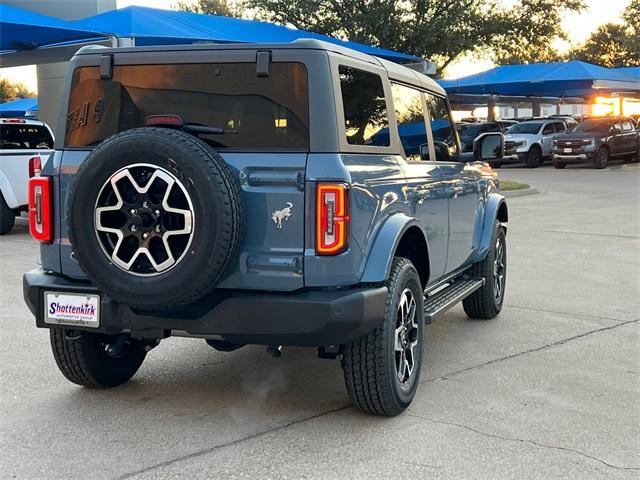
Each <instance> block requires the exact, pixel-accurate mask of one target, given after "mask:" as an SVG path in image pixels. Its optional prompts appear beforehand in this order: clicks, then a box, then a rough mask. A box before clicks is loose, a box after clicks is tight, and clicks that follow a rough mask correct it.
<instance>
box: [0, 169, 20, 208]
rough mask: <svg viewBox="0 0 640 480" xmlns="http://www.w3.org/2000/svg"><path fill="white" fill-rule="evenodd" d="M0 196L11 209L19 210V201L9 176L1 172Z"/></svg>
mask: <svg viewBox="0 0 640 480" xmlns="http://www.w3.org/2000/svg"><path fill="white" fill-rule="evenodd" d="M0 195H2V196H3V197H4V201H5V202H7V205H8V206H9V208H17V207H19V206H20V205H17V203H18V200H17V199H16V194H15V192H14V191H13V188H11V182H9V179H8V178H7V176H6V175H5V174H4V173H3V172H2V170H0Z"/></svg>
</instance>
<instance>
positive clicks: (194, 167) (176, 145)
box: [67, 128, 244, 309]
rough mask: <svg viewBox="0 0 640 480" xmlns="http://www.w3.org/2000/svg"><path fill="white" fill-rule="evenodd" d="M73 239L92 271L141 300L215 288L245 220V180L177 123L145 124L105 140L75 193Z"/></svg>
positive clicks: (165, 303)
mask: <svg viewBox="0 0 640 480" xmlns="http://www.w3.org/2000/svg"><path fill="white" fill-rule="evenodd" d="M67 223H68V225H69V239H70V241H71V244H72V246H73V249H74V252H75V257H76V258H77V259H78V261H79V262H80V265H81V266H82V268H83V270H84V271H85V273H86V274H87V276H88V277H89V279H90V280H91V281H92V282H93V283H94V284H95V285H96V286H97V287H98V288H99V289H100V290H101V291H102V292H104V293H105V294H106V295H108V296H109V297H111V298H112V299H113V300H115V301H116V302H119V303H123V304H126V305H130V306H132V307H137V308H141V309H164V308H168V307H172V306H175V305H181V304H188V303H191V302H194V301H195V300H197V299H199V298H201V297H203V296H204V295H206V294H207V293H209V292H211V290H213V289H214V288H215V287H216V285H217V284H218V283H219V282H220V280H221V279H222V278H223V276H224V275H225V273H226V272H227V270H228V268H229V267H230V265H231V263H232V259H233V258H234V257H235V253H236V251H237V249H238V245H239V243H240V240H241V235H242V231H243V226H244V210H243V203H242V197H241V194H240V188H239V186H238V184H237V182H236V181H235V179H234V177H233V176H232V175H231V172H230V171H229V168H228V166H227V164H226V163H225V161H224V159H223V158H222V157H221V156H220V155H219V154H218V153H217V152H215V150H213V149H212V148H210V147H209V146H208V145H207V144H206V143H204V142H202V141H201V140H199V139H197V138H195V137H193V136H191V135H189V134H186V133H184V132H181V131H177V130H170V129H165V128H137V129H133V130H127V131H124V132H121V133H119V134H117V135H114V136H112V137H110V138H108V139H107V140H105V141H104V142H102V143H101V144H100V145H98V146H97V147H96V148H95V149H94V150H93V151H92V152H91V153H90V154H89V155H88V156H87V158H86V159H85V161H84V162H83V164H82V165H81V167H80V168H79V169H78V173H77V175H76V178H75V180H74V182H73V184H72V186H71V189H70V192H69V196H68V201H67Z"/></svg>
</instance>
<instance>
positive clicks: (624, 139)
mask: <svg viewBox="0 0 640 480" xmlns="http://www.w3.org/2000/svg"><path fill="white" fill-rule="evenodd" d="M639 143H640V132H638V131H637V130H636V129H635V128H634V125H633V119H632V118H631V117H601V118H598V117H596V118H590V119H587V120H584V121H583V122H582V123H580V125H578V126H577V127H576V128H575V129H574V130H573V131H572V132H569V133H567V134H565V135H559V136H558V137H557V138H556V140H555V141H554V142H553V166H554V167H555V168H564V167H565V166H566V165H567V164H568V163H575V162H591V163H592V165H593V168H606V166H607V164H608V163H609V160H610V159H612V158H620V157H628V158H630V159H631V160H632V161H638V155H639V154H640V152H639V150H640V147H639Z"/></svg>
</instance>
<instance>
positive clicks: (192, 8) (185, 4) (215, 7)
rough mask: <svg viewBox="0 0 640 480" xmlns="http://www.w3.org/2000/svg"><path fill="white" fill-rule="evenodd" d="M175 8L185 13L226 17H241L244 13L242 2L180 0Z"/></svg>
mask: <svg viewBox="0 0 640 480" xmlns="http://www.w3.org/2000/svg"><path fill="white" fill-rule="evenodd" d="M175 8H177V9H178V10H183V11H185V12H191V13H206V14H208V15H221V16H224V17H241V16H242V13H243V12H244V4H243V3H242V2H229V1H228V0H198V1H197V2H196V3H192V2H189V1H186V0H179V1H178V3H177V4H176V5H175Z"/></svg>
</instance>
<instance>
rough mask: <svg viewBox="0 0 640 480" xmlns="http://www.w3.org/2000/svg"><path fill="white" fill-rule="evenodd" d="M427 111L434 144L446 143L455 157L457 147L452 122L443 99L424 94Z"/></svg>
mask: <svg viewBox="0 0 640 480" xmlns="http://www.w3.org/2000/svg"><path fill="white" fill-rule="evenodd" d="M425 98H426V100H427V109H428V111H429V116H430V117H431V131H432V132H433V140H434V142H443V143H446V144H447V146H448V147H449V151H450V152H451V155H457V153H458V146H457V142H456V137H455V133H454V132H455V130H454V128H453V121H452V119H451V115H450V114H449V109H448V108H447V102H446V100H445V99H444V98H441V97H436V96H435V95H431V94H428V93H425Z"/></svg>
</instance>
